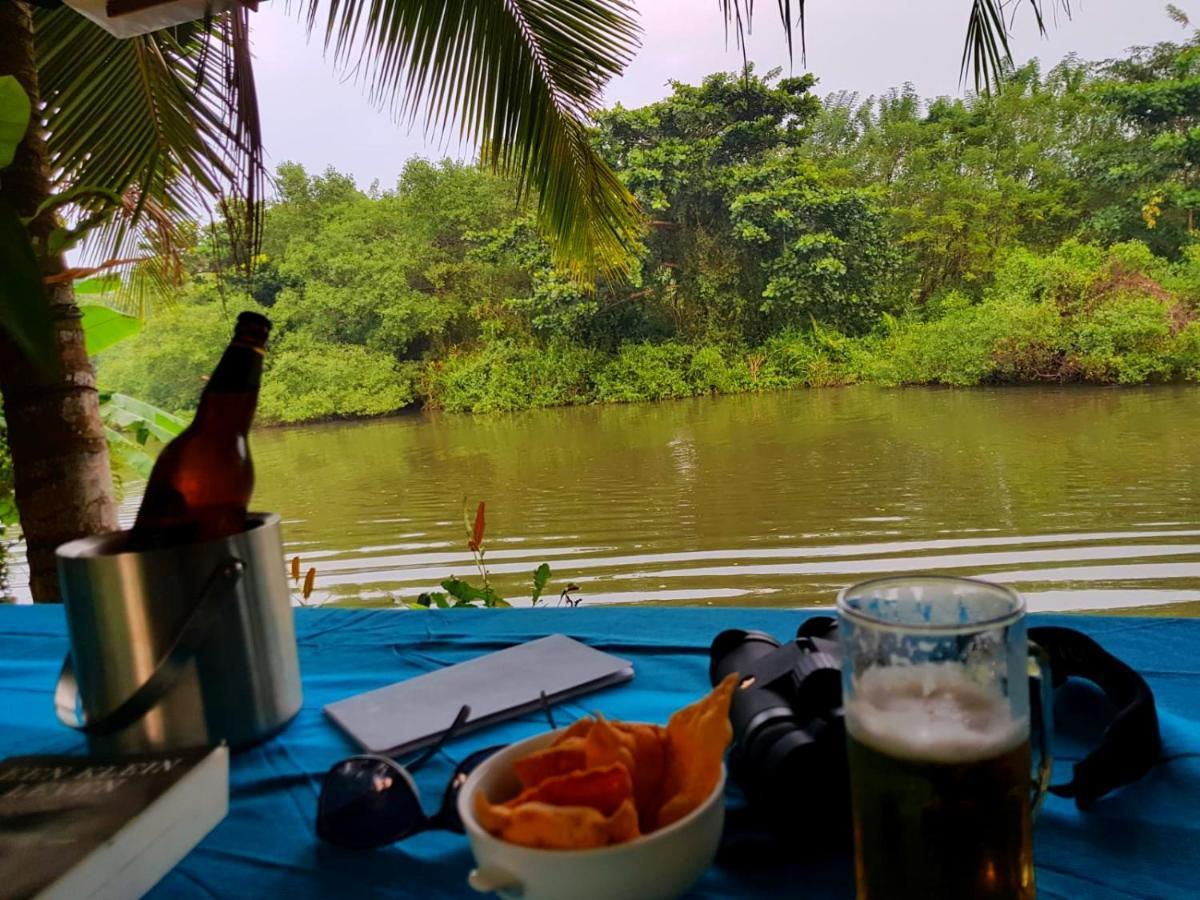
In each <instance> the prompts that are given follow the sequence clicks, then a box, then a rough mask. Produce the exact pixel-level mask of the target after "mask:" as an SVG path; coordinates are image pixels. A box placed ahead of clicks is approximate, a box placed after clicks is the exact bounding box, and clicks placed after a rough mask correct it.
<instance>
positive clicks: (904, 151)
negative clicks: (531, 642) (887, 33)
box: [99, 34, 1200, 423]
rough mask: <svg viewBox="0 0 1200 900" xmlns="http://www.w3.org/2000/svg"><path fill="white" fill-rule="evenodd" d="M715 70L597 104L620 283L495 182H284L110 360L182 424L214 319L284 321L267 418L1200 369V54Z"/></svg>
mask: <svg viewBox="0 0 1200 900" xmlns="http://www.w3.org/2000/svg"><path fill="white" fill-rule="evenodd" d="M816 89H817V85H816V82H815V79H814V78H813V77H812V76H808V75H805V76H802V77H781V75H780V73H778V72H770V73H765V74H761V75H760V74H756V73H749V74H747V75H746V76H744V77H743V76H742V75H738V74H717V75H713V76H710V77H709V78H707V79H706V80H705V81H704V82H703V84H701V85H698V86H696V85H685V84H675V85H674V86H673V90H672V93H671V94H670V96H669V97H667V98H666V99H664V100H662V101H660V102H657V103H654V104H650V105H649V106H646V107H642V108H639V109H626V108H623V107H620V106H618V107H615V108H613V109H611V110H608V111H606V112H604V113H602V114H601V115H599V116H598V117H597V122H596V128H595V130H594V133H593V140H594V141H595V144H596V146H597V147H598V148H599V149H600V151H601V153H602V154H603V156H604V157H605V159H606V160H607V161H608V162H609V163H610V164H611V165H612V166H613V168H614V169H615V170H616V171H617V172H618V174H619V175H620V176H621V178H622V179H623V180H624V181H625V183H626V184H627V185H628V186H629V187H630V189H631V190H632V191H633V193H634V194H635V195H636V197H637V198H638V200H639V202H640V203H641V205H642V207H643V209H644V211H645V213H646V215H647V224H646V228H645V231H644V234H643V235H642V236H641V238H640V243H639V246H638V252H637V264H636V265H635V267H634V270H633V273H632V276H630V277H628V278H622V279H620V280H611V281H609V280H605V279H603V278H601V279H599V280H597V281H595V282H594V283H588V284H581V283H580V282H579V280H578V279H577V278H575V277H574V276H573V275H572V274H571V273H569V272H565V271H562V270H560V269H556V268H555V266H554V265H553V263H552V259H551V254H550V251H549V248H548V246H547V244H546V243H545V242H544V241H543V240H542V238H541V237H540V236H539V235H538V232H537V231H536V229H535V227H534V221H533V219H532V217H531V215H530V214H529V213H528V212H527V211H526V210H525V209H524V208H523V207H521V206H520V205H518V203H517V198H516V193H515V190H514V187H513V186H512V185H511V184H509V183H507V182H505V181H503V180H501V179H499V178H497V177H495V176H493V175H490V174H488V173H486V172H484V171H482V170H481V169H478V168H476V167H474V166H469V165H462V164H458V163H454V162H449V161H446V162H441V163H432V162H428V161H425V160H412V161H410V162H409V163H408V164H407V165H406V166H405V168H404V171H403V174H402V175H401V177H400V179H399V182H398V184H397V185H396V186H395V187H394V188H389V189H384V188H381V187H380V186H379V185H370V186H368V187H366V188H365V189H364V188H362V187H360V186H357V185H355V183H354V182H353V181H352V179H351V178H349V177H348V176H346V175H344V174H341V173H338V172H336V171H333V170H327V171H326V172H324V173H323V174H319V175H314V174H311V173H309V172H306V171H305V170H304V169H303V168H301V167H300V166H298V165H295V164H284V165H282V166H280V167H279V170H278V172H277V179H276V187H277V198H276V200H275V201H274V202H273V203H272V204H271V205H270V206H269V207H268V209H267V210H266V213H265V216H266V219H265V230H264V241H263V246H262V254H261V257H260V258H259V260H258V264H257V266H256V267H255V269H254V271H253V274H252V275H249V276H238V275H231V274H229V273H228V267H227V265H226V263H227V262H228V260H226V259H224V258H223V254H222V250H221V248H222V247H223V246H224V245H225V244H224V242H223V241H222V240H221V229H220V228H219V227H218V228H215V229H214V228H211V227H200V226H197V230H196V240H195V243H194V246H193V247H192V248H191V249H190V251H189V252H188V254H187V257H186V262H187V265H188V267H189V272H190V280H189V283H188V285H187V286H186V288H185V289H184V291H183V293H182V296H181V297H179V298H178V300H177V302H175V303H174V305H173V306H170V307H168V306H166V305H160V308H157V309H154V310H153V314H152V316H151V317H150V320H149V321H148V323H147V326H146V327H145V328H144V329H143V330H142V332H141V333H140V334H139V335H138V336H137V337H135V338H133V339H130V340H128V341H125V342H124V343H122V344H120V345H117V346H115V347H113V348H112V349H111V350H109V351H107V352H106V353H104V354H102V355H101V357H100V359H99V378H100V381H101V383H102V385H103V386H104V387H105V388H106V389H109V390H114V391H119V392H122V393H124V394H130V395H133V396H136V397H139V398H141V399H144V400H147V401H149V402H151V403H153V404H156V405H158V406H160V407H163V408H165V409H168V410H172V411H181V412H186V411H187V410H188V409H190V408H191V407H192V406H193V405H194V403H195V400H196V398H197V395H198V392H199V389H200V387H201V384H202V379H203V377H204V376H205V375H206V374H207V373H208V372H209V370H210V369H211V367H212V365H213V362H214V360H215V358H216V356H217V354H218V353H219V351H220V348H221V346H222V345H223V344H224V342H225V341H226V340H227V339H228V334H229V329H230V323H231V321H232V316H233V315H235V314H236V313H237V312H238V311H240V310H241V309H246V308H259V309H263V310H265V311H266V312H267V314H268V315H269V316H270V317H271V318H272V320H273V321H274V323H275V332H274V334H273V336H272V349H271V353H270V359H269V370H268V372H267V375H266V377H265V379H264V386H263V393H262V398H261V405H260V410H261V416H262V418H263V420H265V421H270V422H281V423H286V422H302V421H311V420H318V419H325V418H331V417H350V416H375V415H383V414H387V413H390V412H393V411H396V410H399V409H402V408H404V407H407V406H412V405H416V404H422V405H427V406H431V407H439V408H445V409H450V410H465V411H475V412H485V411H494V410H509V409H520V408H527V407H536V406H546V405H557V404H572V403H592V402H627V401H639V400H659V399H665V398H673V397H683V396H691V395H697V394H705V393H713V392H715V393H724V392H735V391H754V390H771V389H779V388H789V387H801V386H813V387H816V386H826V385H838V384H848V383H854V382H872V383H879V384H886V385H902V384H943V385H955V386H965V385H975V384H981V383H1009V382H1012V383H1019V382H1039V381H1053V382H1067V381H1090V382H1103V383H1122V384H1133V383H1144V382H1156V381H1172V380H1200V314H1198V312H1197V310H1198V309H1200V239H1198V238H1197V231H1196V228H1197V221H1196V211H1197V210H1198V209H1200V38H1198V37H1197V35H1196V34H1193V35H1192V37H1191V38H1190V39H1188V40H1186V41H1183V42H1181V43H1165V44H1160V45H1158V46H1155V47H1151V48H1141V49H1135V50H1132V51H1130V53H1129V54H1128V55H1126V56H1125V57H1123V58H1121V59H1115V60H1109V61H1106V62H1099V63H1089V62H1084V61H1081V60H1078V59H1074V58H1068V59H1067V60H1065V61H1064V62H1062V63H1061V64H1059V65H1057V66H1055V67H1053V68H1052V69H1049V70H1047V71H1044V70H1043V69H1042V68H1041V67H1040V66H1039V65H1038V64H1037V63H1036V62H1033V63H1029V64H1028V65H1025V66H1023V67H1021V68H1019V69H1017V70H1015V71H1012V72H1010V73H1009V74H1008V77H1007V79H1006V80H1005V81H1004V82H1003V83H1002V84H1000V85H999V86H998V88H997V89H996V90H995V91H994V92H993V93H992V94H991V95H980V96H969V97H967V98H966V99H949V98H939V99H933V100H925V99H922V98H920V97H918V96H917V95H916V94H915V92H914V91H913V90H912V89H911V88H909V87H904V88H899V89H895V90H891V91H888V92H887V93H885V94H882V95H880V96H876V97H859V96H855V95H849V94H834V95H830V96H826V97H824V98H823V99H819V98H818V95H817V93H816Z"/></svg>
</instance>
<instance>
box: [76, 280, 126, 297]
mask: <svg viewBox="0 0 1200 900" xmlns="http://www.w3.org/2000/svg"><path fill="white" fill-rule="evenodd" d="M120 287H121V278H120V276H118V275H97V276H95V277H94V278H85V279H83V280H82V281H77V282H75V296H76V297H91V296H95V295H96V294H113V293H116V291H117V290H118V289H119V288H120Z"/></svg>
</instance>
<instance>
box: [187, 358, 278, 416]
mask: <svg viewBox="0 0 1200 900" xmlns="http://www.w3.org/2000/svg"><path fill="white" fill-rule="evenodd" d="M264 355H265V354H264V353H263V350H262V348H261V347H257V346H254V345H253V344H250V343H246V342H242V341H240V340H238V339H236V338H235V339H234V341H233V342H232V343H231V344H230V345H229V347H228V348H226V350H225V354H224V355H223V356H222V357H221V361H220V362H219V363H218V364H217V368H216V369H215V370H213V373H212V376H211V377H210V378H209V380H208V384H207V385H205V388H204V393H203V394H201V395H200V407H199V409H197V410H196V424H197V425H198V426H201V427H207V426H211V425H214V424H219V425H220V426H221V427H222V428H227V429H233V430H236V431H240V432H246V431H249V430H250V423H251V422H252V421H253V420H254V410H255V407H256V406H257V405H258V387H259V384H260V383H261V382H262V366H263V356H264Z"/></svg>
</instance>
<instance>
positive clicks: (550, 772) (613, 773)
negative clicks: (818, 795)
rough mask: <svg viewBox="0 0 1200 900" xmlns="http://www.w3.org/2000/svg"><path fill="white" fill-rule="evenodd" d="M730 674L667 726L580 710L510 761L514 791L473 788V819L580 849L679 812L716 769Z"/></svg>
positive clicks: (630, 835)
mask: <svg viewBox="0 0 1200 900" xmlns="http://www.w3.org/2000/svg"><path fill="white" fill-rule="evenodd" d="M737 682H738V678H737V676H736V675H730V676H729V677H727V678H726V679H725V680H724V681H722V682H721V683H720V684H719V685H717V686H716V687H715V688H714V689H713V690H712V692H711V693H710V694H708V695H707V696H705V697H704V698H702V699H700V700H698V701H697V702H696V703H693V704H692V705H690V706H686V707H684V708H683V709H681V710H678V711H677V712H675V713H674V714H673V715H672V716H671V718H670V720H669V721H668V722H667V726H666V727H665V728H664V727H662V726H661V725H643V724H627V723H624V722H617V721H609V720H607V719H605V718H604V717H603V716H597V717H596V718H594V719H593V718H590V717H589V718H584V719H580V720H579V721H578V722H575V723H574V724H573V725H571V726H570V727H569V728H567V729H565V730H564V731H563V732H562V734H560V735H558V737H556V738H555V740H554V743H552V744H550V745H549V746H548V747H544V748H543V749H541V750H537V751H534V752H533V753H530V754H528V755H526V756H523V757H521V758H520V759H518V760H516V761H514V762H513V772H514V773H515V774H516V776H517V780H518V781H519V782H520V783H521V788H522V790H521V792H520V793H518V794H517V795H516V796H515V797H512V798H511V799H509V800H506V801H503V802H501V803H492V802H491V801H490V800H489V799H488V798H487V797H486V796H484V794H483V792H482V791H479V792H478V793H477V794H476V795H475V798H474V804H475V815H476V816H477V818H478V819H479V823H480V824H481V825H482V826H483V827H484V828H485V829H486V830H487V831H488V832H490V833H491V834H494V835H496V836H497V837H499V838H502V839H503V840H506V841H510V842H511V843H514V844H521V845H523V846H526V847H543V848H547V849H557V850H581V849H586V848H590V847H604V846H608V845H610V844H620V843H624V842H625V841H630V840H633V839H634V838H635V837H638V836H640V835H643V834H648V833H650V832H651V831H654V830H655V829H657V828H663V827H665V826H667V825H670V824H671V823H672V822H677V821H678V820H679V819H682V818H683V817H684V816H686V815H687V814H688V813H690V812H691V811H692V810H694V809H696V808H697V807H698V806H700V805H701V804H702V803H703V802H704V801H705V800H706V799H708V796H709V795H710V794H711V793H712V792H713V789H714V788H715V787H716V785H717V782H718V780H719V779H720V777H721V761H722V760H723V759H724V756H725V750H726V749H727V748H728V746H729V742H730V740H732V738H733V729H732V727H731V726H730V724H729V702H730V699H731V698H732V696H733V690H734V688H735V687H736V685H737Z"/></svg>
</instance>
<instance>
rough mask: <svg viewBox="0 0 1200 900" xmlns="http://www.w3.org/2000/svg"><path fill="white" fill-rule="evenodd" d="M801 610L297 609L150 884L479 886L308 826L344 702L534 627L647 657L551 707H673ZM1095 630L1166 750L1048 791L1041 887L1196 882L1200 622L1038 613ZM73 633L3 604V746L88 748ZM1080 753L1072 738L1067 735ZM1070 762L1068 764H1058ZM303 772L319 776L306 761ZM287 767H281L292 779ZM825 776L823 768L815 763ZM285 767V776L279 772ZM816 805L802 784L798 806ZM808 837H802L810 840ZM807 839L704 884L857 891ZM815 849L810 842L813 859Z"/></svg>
mask: <svg viewBox="0 0 1200 900" xmlns="http://www.w3.org/2000/svg"><path fill="white" fill-rule="evenodd" d="M800 618H801V616H800V614H798V613H795V612H787V611H780V610H764V609H647V608H642V609H638V608H610V609H594V610H589V609H574V610H568V609H562V610H511V611H473V610H457V611H450V612H437V611H434V612H428V613H426V612H411V613H405V612H396V611H392V610H380V611H358V610H332V609H330V610H311V609H302V610H298V611H297V613H296V627H297V634H298V638H299V642H300V661H301V669H302V671H303V673H304V708H303V709H302V710H301V712H300V714H299V716H298V717H297V719H296V720H295V721H294V722H293V723H292V725H291V726H290V727H289V728H288V729H287V731H285V732H284V733H283V734H282V735H281V736H280V737H278V738H276V739H274V740H271V741H269V742H267V743H266V744H264V745H262V746H260V747H257V748H255V749H252V750H248V751H246V752H243V753H241V754H240V755H238V756H236V757H235V758H234V762H233V773H232V784H231V805H230V813H229V817H228V818H227V819H226V820H225V821H224V822H223V823H222V824H221V825H220V826H218V827H217V828H216V830H215V831H213V833H212V834H211V835H209V837H208V838H207V839H206V840H205V841H204V842H203V843H201V844H200V846H199V847H198V848H197V849H196V850H195V851H193V852H192V853H191V854H190V855H189V856H188V857H187V858H186V859H184V861H183V862H182V863H180V865H179V866H178V867H176V869H175V870H174V871H173V872H172V873H171V874H170V875H168V876H167V877H166V878H165V879H164V880H163V881H162V882H161V883H160V884H159V886H158V887H157V888H156V889H155V891H154V893H153V895H152V896H153V897H155V898H168V897H169V898H179V900H186V898H211V897H252V896H253V897H260V896H261V897H268V896H269V897H276V898H278V897H288V898H293V900H299V898H302V897H355V896H357V897H406V898H407V897H411V898H420V900H426V898H432V897H454V896H463V897H465V896H474V895H473V894H472V893H471V892H470V891H469V889H468V888H467V886H466V882H465V877H466V873H467V871H468V870H469V868H470V865H471V857H470V852H469V850H468V848H467V846H466V841H465V839H464V838H462V837H459V836H456V835H450V834H426V835H420V836H418V837H416V838H414V839H412V840H410V841H407V842H405V843H402V844H400V845H397V846H395V847H392V848H389V849H385V850H380V851H375V852H369V853H353V852H348V851H342V850H339V849H336V848H333V847H328V846H324V845H322V844H320V843H318V842H317V841H316V839H315V838H314V837H313V811H314V808H315V803H316V797H317V788H318V779H319V776H320V775H321V774H322V773H323V772H324V771H325V770H326V769H327V768H328V767H329V765H330V764H332V763H333V762H334V761H336V760H338V759H340V758H341V757H343V756H346V755H349V754H350V753H352V752H354V747H353V746H352V745H351V744H350V742H349V741H348V740H347V739H346V738H344V737H343V736H342V735H341V734H340V733H339V732H338V731H337V730H336V729H335V728H334V727H333V726H332V725H331V724H330V723H329V722H328V721H327V720H326V719H325V717H324V716H323V715H322V713H321V708H322V706H324V705H325V704H326V703H328V702H330V701H331V700H335V699H339V698H342V697H346V696H349V695H351V694H354V693H358V692H360V691H363V690H367V689H369V688H374V687H379V686H381V685H384V684H388V683H390V682H393V681H396V680H399V679H402V678H408V677H410V676H413V675H417V674H420V673H423V672H428V671H431V670H433V669H436V668H438V667H440V666H445V665H449V664H451V663H454V662H458V661H460V660H463V659H467V658H469V657H471V656H475V655H478V654H481V653H486V652H488V651H491V650H497V649H499V648H502V647H507V646H509V645H511V644H513V643H516V642H519V641H525V640H528V639H530V638H533V637H537V636H541V635H545V634H550V633H554V632H562V633H565V634H569V635H572V636H573V637H576V638H578V639H580V640H583V641H585V642H587V643H589V644H591V645H593V646H595V647H599V648H600V649H603V650H607V651H609V652H612V653H616V654H619V655H623V656H625V657H627V658H629V659H632V660H633V661H634V666H635V669H636V673H637V674H636V677H635V678H634V680H633V681H632V682H631V683H629V684H627V685H624V686H620V687H616V688H610V689H608V690H605V691H603V692H600V693H597V694H593V695H591V696H588V697H584V698H580V699H579V700H577V701H574V702H571V703H568V704H564V706H563V707H559V708H558V709H557V710H556V714H557V715H558V716H559V718H560V719H561V720H568V719H571V718H574V717H576V716H578V715H583V714H585V713H587V712H589V711H592V710H600V711H602V712H604V713H605V714H606V715H609V716H613V717H617V718H622V719H629V720H643V721H665V719H666V717H667V715H668V714H669V713H670V712H671V711H672V710H674V709H676V708H678V707H680V706H683V705H685V704H686V703H689V702H691V701H692V700H694V699H695V698H696V697H698V696H699V695H700V694H702V693H703V692H705V691H706V690H707V688H708V682H707V665H708V658H707V650H708V645H709V642H710V641H711V639H712V638H713V636H714V635H715V634H716V633H717V632H719V631H721V630H722V629H724V628H731V627H739V628H757V629H762V630H765V631H769V632H771V633H773V634H776V635H778V636H779V637H781V638H782V637H787V636H788V635H790V634H792V633H794V631H795V628H796V626H797V624H798V622H799V620H800ZM1033 620H1034V624H1054V623H1057V624H1066V625H1071V626H1074V627H1077V628H1081V629H1083V630H1086V631H1087V632H1089V633H1090V634H1092V635H1093V636H1094V637H1096V638H1097V639H1098V640H1099V641H1100V642H1101V643H1102V644H1104V645H1105V646H1106V647H1108V648H1109V649H1111V650H1113V651H1114V652H1116V653H1117V654H1118V655H1119V656H1121V657H1122V658H1124V659H1125V660H1126V661H1128V662H1129V663H1130V664H1132V665H1133V666H1135V667H1136V668H1137V669H1139V670H1140V671H1141V672H1143V673H1144V674H1145V675H1146V677H1147V679H1148V680H1149V682H1150V684H1151V686H1152V687H1153V689H1154V692H1155V695H1156V697H1157V699H1158V704H1159V714H1160V718H1161V724H1162V732H1163V738H1164V740H1165V744H1166V751H1167V760H1166V761H1165V762H1164V763H1163V764H1161V765H1160V766H1158V767H1157V768H1156V769H1155V770H1154V772H1153V773H1152V774H1151V775H1150V776H1149V777H1147V778H1146V779H1144V780H1143V781H1142V782H1140V783H1138V784H1137V785H1135V786H1133V787H1130V788H1126V789H1125V790H1123V791H1121V792H1120V793H1118V794H1116V795H1114V796H1113V797H1111V798H1109V799H1107V800H1104V801H1102V802H1101V803H1099V804H1098V805H1097V806H1096V807H1095V808H1094V809H1093V810H1092V811H1091V812H1090V813H1087V814H1082V813H1079V812H1077V811H1076V810H1075V808H1074V806H1073V805H1072V804H1071V803H1069V802H1067V801H1064V800H1060V799H1057V798H1053V797H1052V798H1050V799H1049V800H1048V802H1047V803H1046V806H1045V807H1044V809H1043V812H1042V815H1041V817H1040V818H1039V820H1038V823H1037V827H1036V849H1035V856H1036V860H1037V867H1038V872H1037V878H1038V887H1039V892H1040V895H1041V896H1042V897H1063V898H1072V900H1079V898H1110V897H1111V898H1116V897H1198V896H1200V621H1194V620H1180V619H1138V618H1100V617H1096V618H1092V617H1065V616H1034V617H1033ZM65 649H66V638H65V625H64V620H63V615H62V610H61V609H58V608H54V607H0V757H2V756H10V755H14V754H18V753H61V752H75V751H79V750H82V746H81V744H80V742H79V741H78V740H77V739H76V738H74V737H73V736H72V735H69V734H66V733H65V732H64V729H62V728H61V727H60V726H59V725H58V724H57V722H56V720H55V719H54V716H53V713H52V708H51V707H52V702H51V694H52V690H51V688H52V685H53V683H54V680H55V677H56V675H57V670H58V665H59V663H60V662H61V660H62V655H63V653H64V651H65ZM544 727H545V724H544V720H543V719H542V718H541V717H539V716H530V717H528V718H525V719H521V720H517V721H514V722H509V723H505V724H503V725H499V726H495V727H493V728H488V729H484V730H483V731H480V732H476V733H475V734H472V735H467V736H465V737H463V738H461V739H460V740H457V741H455V742H452V745H451V747H450V748H449V750H448V752H447V754H446V755H445V756H444V757H443V758H441V759H438V760H435V762H434V763H432V764H431V765H429V766H428V767H427V768H425V769H423V770H422V771H421V772H420V773H419V777H418V782H419V783H420V784H421V785H422V789H423V791H424V792H425V800H426V805H427V808H428V807H432V805H433V804H435V803H436V802H437V801H438V800H439V799H440V793H441V789H442V787H443V786H444V784H445V782H446V779H447V778H448V777H449V775H450V772H451V771H452V769H453V766H454V760H455V759H458V758H461V756H463V755H465V754H466V753H468V752H470V751H471V750H473V749H477V748H480V747H484V746H488V745H490V744H495V743H498V742H502V741H508V740H515V739H517V738H521V737H524V736H527V735H529V734H533V733H535V732H536V731H538V730H541V729H543V728H544ZM1062 749H1064V750H1065V751H1066V752H1067V755H1068V757H1069V756H1070V754H1071V753H1074V752H1077V751H1076V750H1075V749H1074V748H1070V747H1064V748H1062ZM1061 765H1062V767H1063V768H1062V769H1061V770H1060V771H1059V772H1058V774H1059V776H1060V778H1062V777H1064V776H1066V775H1068V774H1069V772H1068V771H1067V770H1066V767H1067V766H1068V765H1069V762H1066V761H1064V762H1063V763H1061ZM303 773H308V774H310V775H311V776H312V777H311V778H310V779H308V780H307V782H306V781H305V780H304V779H300V780H299V783H297V780H296V778H295V776H296V775H297V774H303ZM281 776H283V777H282V778H281ZM814 777H819V775H818V774H817V773H814ZM281 782H283V783H285V784H286V785H287V786H282V787H281V786H278V785H279V784H280V783H281ZM804 814H819V811H817V810H811V809H808V808H807V807H806V806H805V804H804V802H803V798H797V815H804ZM797 849H798V850H799V848H797ZM813 856H814V854H811V853H810V854H804V853H802V852H797V853H795V854H793V855H791V857H790V859H788V860H784V861H780V862H778V863H777V864H774V865H771V866H768V867H762V868H758V869H754V870H751V871H745V870H737V871H733V870H730V869H728V868H723V867H720V866H714V867H713V868H712V869H710V871H709V872H708V874H707V875H706V876H705V878H704V880H703V881H701V883H700V884H699V885H698V886H697V888H696V889H695V891H694V892H693V896H695V897H738V898H751V897H760V896H761V897H768V896H780V895H783V894H785V893H786V894H792V895H796V896H805V897H825V896H828V897H846V896H850V895H851V894H852V885H851V875H850V869H849V861H848V859H847V858H846V856H845V855H843V854H833V855H828V854H815V856H816V858H815V859H814V858H812V857H813ZM806 857H808V858H806Z"/></svg>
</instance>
